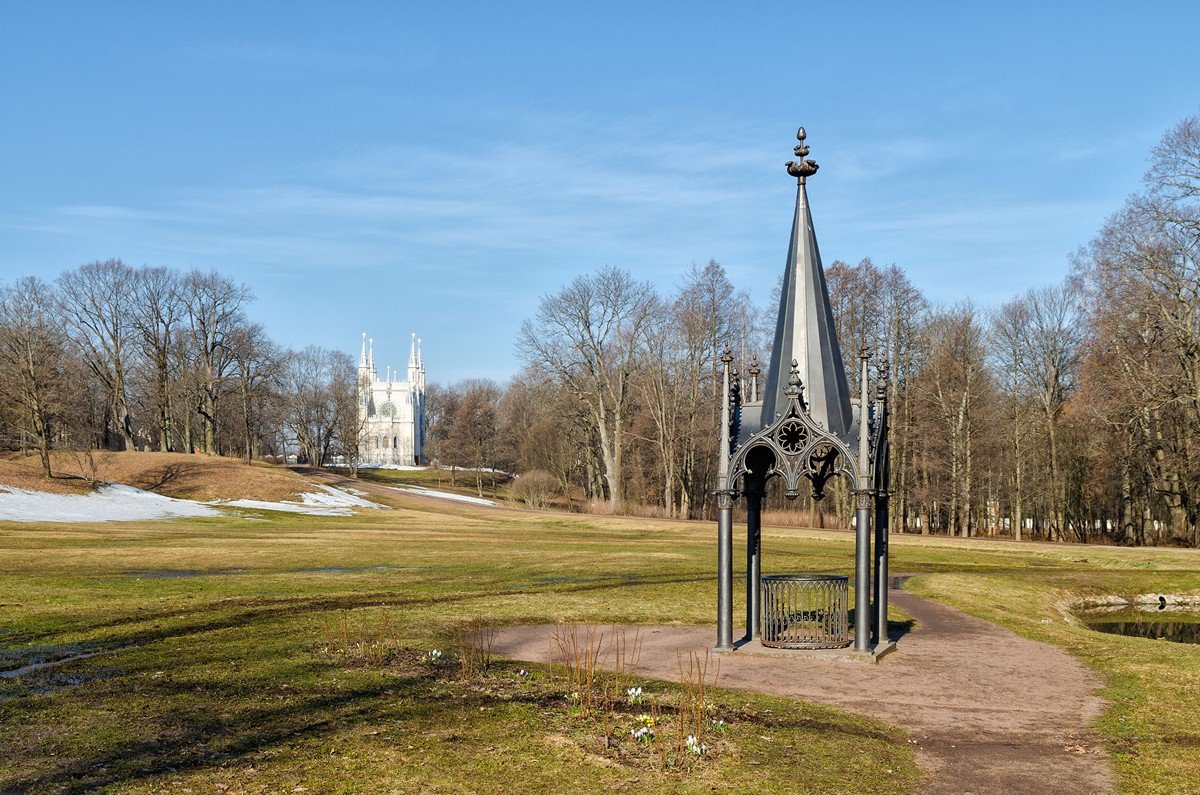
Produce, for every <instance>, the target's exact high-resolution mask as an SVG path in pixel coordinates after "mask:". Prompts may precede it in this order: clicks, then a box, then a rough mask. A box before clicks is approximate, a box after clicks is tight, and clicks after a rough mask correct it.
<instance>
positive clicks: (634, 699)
mask: <svg viewBox="0 0 1200 795" xmlns="http://www.w3.org/2000/svg"><path fill="white" fill-rule="evenodd" d="M625 696H626V697H627V698H628V699H629V703H630V704H641V703H642V689H641V688H640V687H631V688H629V689H628V690H626V691H625Z"/></svg>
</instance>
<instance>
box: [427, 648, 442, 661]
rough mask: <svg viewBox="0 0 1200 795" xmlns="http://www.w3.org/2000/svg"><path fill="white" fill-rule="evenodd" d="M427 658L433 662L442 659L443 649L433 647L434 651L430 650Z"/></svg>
mask: <svg viewBox="0 0 1200 795" xmlns="http://www.w3.org/2000/svg"><path fill="white" fill-rule="evenodd" d="M425 659H426V660H427V661H429V662H431V663H435V662H437V661H438V660H440V659H442V650H441V649H433V650H432V651H430V652H429V653H428V654H426V655H425Z"/></svg>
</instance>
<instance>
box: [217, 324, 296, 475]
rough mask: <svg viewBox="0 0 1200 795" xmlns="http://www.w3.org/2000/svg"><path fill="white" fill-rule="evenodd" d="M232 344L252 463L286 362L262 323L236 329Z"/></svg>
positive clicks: (244, 435)
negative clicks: (263, 424) (262, 425)
mask: <svg viewBox="0 0 1200 795" xmlns="http://www.w3.org/2000/svg"><path fill="white" fill-rule="evenodd" d="M228 345H229V351H230V353H231V355H232V356H233V361H234V366H235V367H236V369H237V385H238V396H239V398H240V408H241V421H242V422H241V425H242V438H243V443H244V444H243V446H244V450H245V458H246V463H247V464H249V463H251V462H252V461H253V460H254V458H255V457H256V456H257V455H258V446H259V427H260V425H261V422H262V420H263V417H264V415H265V413H266V412H267V411H269V409H270V408H271V404H272V402H273V400H274V398H275V396H276V391H277V390H276V387H277V385H278V379H279V374H280V371H281V369H282V366H283V362H282V361H281V354H280V352H279V351H278V349H277V348H276V347H275V344H274V343H273V342H271V340H270V338H268V337H267V335H266V332H264V331H263V327H262V326H260V325H259V324H258V323H251V324H248V325H242V326H239V327H238V328H236V329H234V330H233V332H232V333H230V334H229V337H228Z"/></svg>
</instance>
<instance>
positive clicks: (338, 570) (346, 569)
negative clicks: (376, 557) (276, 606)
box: [288, 566, 421, 574]
mask: <svg viewBox="0 0 1200 795" xmlns="http://www.w3.org/2000/svg"><path fill="white" fill-rule="evenodd" d="M420 568H421V567H420V566H320V567H318V568H315V569H296V570H295V571H291V572H288V574H357V573H360V572H364V571H418V570H419V569H420Z"/></svg>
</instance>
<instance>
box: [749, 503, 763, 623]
mask: <svg viewBox="0 0 1200 795" xmlns="http://www.w3.org/2000/svg"><path fill="white" fill-rule="evenodd" d="M745 493H746V638H747V639H750V640H753V639H754V638H757V637H758V636H759V634H760V633H761V632H762V620H761V617H760V604H761V598H762V495H763V488H762V484H761V483H759V482H758V481H757V480H747V481H746V488H745Z"/></svg>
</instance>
